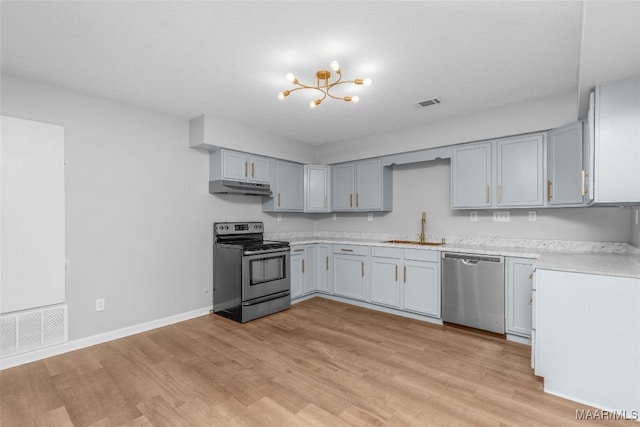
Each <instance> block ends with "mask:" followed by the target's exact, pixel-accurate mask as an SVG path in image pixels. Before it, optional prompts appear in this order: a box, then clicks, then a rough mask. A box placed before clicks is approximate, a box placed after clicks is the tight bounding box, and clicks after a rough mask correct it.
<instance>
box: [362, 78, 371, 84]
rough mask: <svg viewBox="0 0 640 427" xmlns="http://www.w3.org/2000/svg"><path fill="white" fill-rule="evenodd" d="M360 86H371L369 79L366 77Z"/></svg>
mask: <svg viewBox="0 0 640 427" xmlns="http://www.w3.org/2000/svg"><path fill="white" fill-rule="evenodd" d="M362 84H363V85H365V86H371V79H370V78H369V77H367V78H366V79H364V80H362Z"/></svg>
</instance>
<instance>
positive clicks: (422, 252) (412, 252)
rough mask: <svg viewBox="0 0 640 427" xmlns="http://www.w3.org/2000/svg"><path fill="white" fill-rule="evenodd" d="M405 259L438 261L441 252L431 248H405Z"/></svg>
mask: <svg viewBox="0 0 640 427" xmlns="http://www.w3.org/2000/svg"><path fill="white" fill-rule="evenodd" d="M404 259H411V260H415V261H432V262H438V259H440V252H439V251H434V250H429V249H405V250H404Z"/></svg>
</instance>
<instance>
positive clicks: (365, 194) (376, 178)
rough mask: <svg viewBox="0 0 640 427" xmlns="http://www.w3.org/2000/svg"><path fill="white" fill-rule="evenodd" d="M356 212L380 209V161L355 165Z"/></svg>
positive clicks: (369, 161)
mask: <svg viewBox="0 0 640 427" xmlns="http://www.w3.org/2000/svg"><path fill="white" fill-rule="evenodd" d="M355 197H356V200H355V207H356V210H361V211H372V210H380V209H382V161H381V160H367V161H362V162H357V163H356V196H355Z"/></svg>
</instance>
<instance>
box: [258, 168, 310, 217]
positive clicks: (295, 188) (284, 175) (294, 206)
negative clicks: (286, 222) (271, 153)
mask: <svg viewBox="0 0 640 427" xmlns="http://www.w3.org/2000/svg"><path fill="white" fill-rule="evenodd" d="M270 182H271V191H272V192H273V197H263V199H262V200H263V201H262V211H263V212H278V211H281V212H302V211H303V210H304V165H302V164H300V163H293V162H286V161H283V160H276V161H275V166H274V171H273V173H272V175H271V180H270Z"/></svg>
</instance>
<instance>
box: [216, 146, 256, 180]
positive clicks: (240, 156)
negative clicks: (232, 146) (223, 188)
mask: <svg viewBox="0 0 640 427" xmlns="http://www.w3.org/2000/svg"><path fill="white" fill-rule="evenodd" d="M248 177H249V159H248V158H247V155H246V154H244V153H238V152H235V151H228V150H222V178H223V179H233V180H239V181H246V180H247V179H248Z"/></svg>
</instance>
